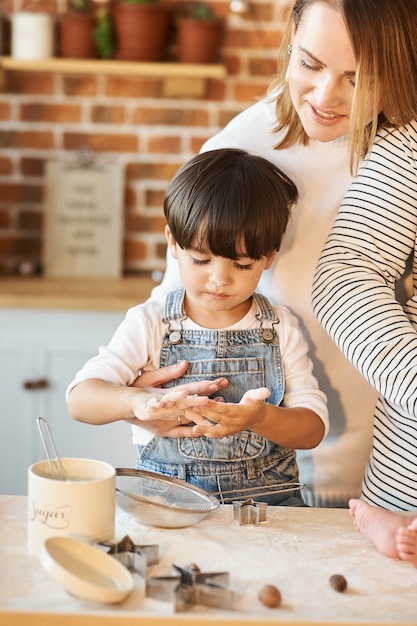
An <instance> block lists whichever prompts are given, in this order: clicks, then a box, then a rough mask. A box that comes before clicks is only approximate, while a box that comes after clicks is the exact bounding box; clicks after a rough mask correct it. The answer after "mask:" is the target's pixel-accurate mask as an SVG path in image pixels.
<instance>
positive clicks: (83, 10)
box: [60, 0, 96, 59]
mask: <svg viewBox="0 0 417 626" xmlns="http://www.w3.org/2000/svg"><path fill="white" fill-rule="evenodd" d="M93 31H94V14H93V11H92V0H69V3H68V11H67V13H66V14H65V15H64V16H63V17H62V19H61V37H60V42H61V56H63V57H69V58H73V59H91V58H93V57H95V56H96V47H95V44H94V38H93Z"/></svg>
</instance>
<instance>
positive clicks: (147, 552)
mask: <svg viewBox="0 0 417 626" xmlns="http://www.w3.org/2000/svg"><path fill="white" fill-rule="evenodd" d="M100 545H101V546H104V548H108V550H107V554H110V555H111V556H113V557H114V558H115V559H117V560H118V561H120V563H121V564H122V565H124V566H125V567H126V568H127V569H128V570H130V571H134V572H136V573H138V574H140V576H143V578H146V574H147V569H148V567H151V566H152V565H157V564H158V563H159V547H158V545H156V544H151V545H139V544H135V543H133V541H132V539H131V538H130V537H129V535H125V537H123V539H122V540H121V541H118V542H102V543H100Z"/></svg>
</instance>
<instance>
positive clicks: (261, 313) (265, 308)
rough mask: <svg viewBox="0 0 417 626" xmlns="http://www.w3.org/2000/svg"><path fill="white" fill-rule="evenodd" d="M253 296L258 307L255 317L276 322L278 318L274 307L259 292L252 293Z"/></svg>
mask: <svg viewBox="0 0 417 626" xmlns="http://www.w3.org/2000/svg"><path fill="white" fill-rule="evenodd" d="M253 298H254V300H255V303H256V306H257V307H258V313H257V315H256V317H257V318H258V319H259V320H271V321H273V322H277V321H278V318H277V316H276V314H275V311H274V309H273V308H272V304H271V303H270V301H269V300H268V298H265V296H263V295H262V294H260V293H254V294H253Z"/></svg>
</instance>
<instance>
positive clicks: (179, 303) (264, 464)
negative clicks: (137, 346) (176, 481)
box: [137, 288, 303, 506]
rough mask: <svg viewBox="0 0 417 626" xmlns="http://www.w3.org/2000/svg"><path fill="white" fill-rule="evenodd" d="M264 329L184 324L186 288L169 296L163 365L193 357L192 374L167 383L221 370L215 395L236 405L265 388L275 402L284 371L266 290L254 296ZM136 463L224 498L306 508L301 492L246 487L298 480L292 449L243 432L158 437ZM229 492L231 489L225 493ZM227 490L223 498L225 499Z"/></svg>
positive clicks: (215, 375) (142, 450)
mask: <svg viewBox="0 0 417 626" xmlns="http://www.w3.org/2000/svg"><path fill="white" fill-rule="evenodd" d="M253 297H254V300H255V302H256V305H257V308H258V313H257V317H258V319H259V328H256V329H255V328H253V329H250V330H230V331H229V330H205V329H201V330H184V329H183V328H182V320H183V319H185V318H186V315H185V314H184V311H183V301H184V289H182V288H181V289H177V290H176V291H173V292H171V293H169V294H168V296H167V298H166V300H165V308H164V323H167V324H168V330H167V332H166V333H165V336H164V339H163V345H162V350H161V362H160V365H161V367H165V366H166V365H170V364H173V363H177V362H178V361H180V360H187V361H189V366H188V369H187V372H186V373H185V374H184V376H183V377H182V378H180V379H177V380H174V381H172V382H170V383H168V384H167V385H165V386H166V387H173V386H176V385H181V384H184V383H188V382H196V381H201V380H210V379H214V378H218V377H220V376H224V377H226V378H227V379H228V380H229V386H228V387H227V388H226V389H225V390H223V391H221V392H219V393H216V394H215V395H217V396H219V395H222V396H223V397H224V399H225V401H226V402H234V403H238V402H239V401H240V400H241V398H242V395H243V394H244V392H245V391H247V390H248V389H255V388H257V387H267V388H268V389H270V390H271V392H272V393H271V396H270V397H269V398H268V400H267V402H270V403H272V404H275V405H278V404H279V403H280V402H281V400H282V397H283V395H284V372H283V366H282V361H281V352H280V349H279V342H278V337H277V335H276V333H275V331H274V324H278V323H279V320H278V319H277V317H276V315H275V312H274V310H273V309H272V307H271V305H270V303H269V302H268V300H267V299H266V298H264V296H262V295H260V294H254V296H253ZM137 468H138V469H142V470H150V471H154V472H159V473H161V474H165V475H168V476H174V477H176V478H180V479H182V480H185V481H187V482H188V483H190V484H193V485H195V486H197V487H199V488H200V489H204V490H205V491H208V492H211V493H215V494H216V495H217V496H218V497H219V498H220V499H221V500H222V501H229V502H231V501H232V500H241V499H242V498H243V499H247V498H249V497H253V498H256V499H257V500H259V501H261V500H262V501H265V502H268V503H269V504H286V505H289V506H303V501H302V499H301V496H300V495H299V493H298V492H296V491H289V492H288V491H287V492H283V493H279V492H277V493H274V494H273V495H269V496H263V497H260V496H258V493H259V492H256V491H255V492H253V493H251V492H248V491H241V490H247V489H253V488H257V487H259V486H265V490H268V488H267V485H268V484H269V485H272V484H274V485H276V483H283V482H286V483H287V482H290V481H291V482H297V481H298V467H297V464H296V459H295V451H294V450H292V449H288V448H283V447H281V446H278V445H277V444H275V443H273V442H271V441H269V440H268V439H265V438H264V437H261V436H260V435H257V434H256V433H254V432H252V431H250V430H245V431H243V432H241V433H239V434H237V435H231V436H229V437H224V438H222V439H210V438H208V437H198V438H194V439H193V438H189V437H184V438H180V439H174V438H170V437H154V438H153V439H152V440H151V441H150V442H149V443H148V444H147V445H145V446H140V445H139V446H138V460H137ZM225 492H227V494H226V493H225ZM222 496H224V498H223V497H222Z"/></svg>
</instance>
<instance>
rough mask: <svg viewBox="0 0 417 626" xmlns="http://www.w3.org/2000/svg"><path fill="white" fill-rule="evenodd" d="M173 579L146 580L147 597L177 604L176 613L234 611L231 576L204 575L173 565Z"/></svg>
mask: <svg viewBox="0 0 417 626" xmlns="http://www.w3.org/2000/svg"><path fill="white" fill-rule="evenodd" d="M173 568H174V570H175V571H176V572H177V573H174V574H173V575H172V576H162V577H155V578H147V579H146V595H147V596H148V597H149V598H154V599H155V600H162V601H168V602H169V601H171V600H173V601H174V609H175V612H177V613H180V612H183V611H187V610H189V609H191V608H192V607H193V606H196V605H203V606H208V607H212V608H217V609H226V610H233V608H234V593H233V591H232V590H231V589H229V588H228V586H227V585H228V583H229V573H228V572H201V571H200V568H199V567H198V566H196V565H188V566H187V567H180V566H179V565H175V564H174V565H173Z"/></svg>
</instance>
